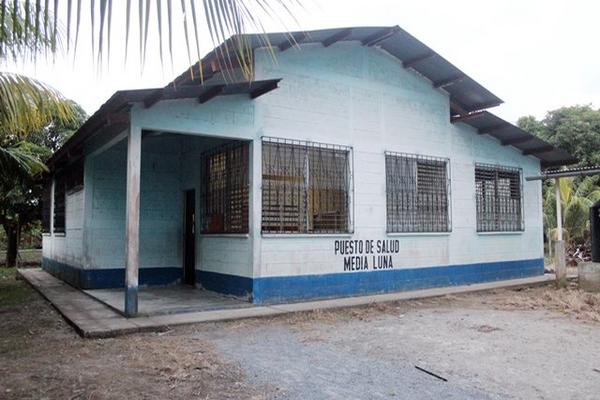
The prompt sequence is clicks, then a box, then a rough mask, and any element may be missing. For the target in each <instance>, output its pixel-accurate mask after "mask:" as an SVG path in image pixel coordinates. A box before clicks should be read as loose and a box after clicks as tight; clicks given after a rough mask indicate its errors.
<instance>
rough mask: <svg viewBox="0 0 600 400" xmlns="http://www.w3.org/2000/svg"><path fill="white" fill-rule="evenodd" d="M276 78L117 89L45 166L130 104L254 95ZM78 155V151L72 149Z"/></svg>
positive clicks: (273, 84) (272, 85)
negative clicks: (216, 83)
mask: <svg viewBox="0 0 600 400" xmlns="http://www.w3.org/2000/svg"><path fill="white" fill-rule="evenodd" d="M279 81H280V79H267V80H262V81H252V82H237V83H226V84H218V85H193V86H187V87H186V86H183V87H182V86H179V87H165V88H151V89H136V90H119V91H117V92H115V93H114V94H113V95H112V96H111V97H110V98H109V99H108V100H107V101H106V102H105V103H104V104H102V106H100V108H99V109H98V110H97V111H96V112H95V113H94V114H93V115H92V116H91V117H90V118H88V119H87V120H86V121H85V123H84V124H83V125H82V126H81V127H80V128H79V129H78V130H77V131H76V132H75V133H74V134H73V136H71V138H69V140H67V142H66V143H65V144H64V145H63V146H62V147H61V148H60V149H58V151H57V152H56V153H54V154H53V155H52V157H51V158H50V159H49V160H48V161H47V163H46V164H47V165H48V167H50V168H51V169H53V168H55V167H56V165H57V164H59V163H60V162H62V161H64V160H65V159H66V158H67V157H68V156H69V154H71V153H72V151H73V149H74V148H77V147H78V146H80V145H81V144H82V143H83V142H84V141H85V140H87V139H89V138H90V137H91V136H93V135H95V134H96V133H97V132H98V131H99V130H101V129H103V128H106V127H107V126H110V125H123V122H122V121H121V120H118V119H116V118H112V119H111V115H113V114H116V113H120V112H122V110H124V109H126V108H127V107H128V106H129V105H130V104H132V103H139V102H144V104H145V106H146V107H151V106H152V105H153V104H154V103H156V102H157V101H161V100H174V99H189V98H196V99H198V102H200V103H204V102H206V101H209V100H210V99H212V98H213V97H216V96H221V95H233V94H247V95H249V96H250V98H256V97H258V96H260V95H262V94H265V93H267V92H269V91H271V90H274V89H276V88H277V84H278V83H279ZM74 153H75V154H78V152H74Z"/></svg>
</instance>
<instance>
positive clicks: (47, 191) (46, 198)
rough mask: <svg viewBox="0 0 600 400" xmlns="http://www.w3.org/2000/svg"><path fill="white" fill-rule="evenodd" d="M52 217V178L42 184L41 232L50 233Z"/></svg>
mask: <svg viewBox="0 0 600 400" xmlns="http://www.w3.org/2000/svg"><path fill="white" fill-rule="evenodd" d="M51 218H52V180H49V181H48V182H46V183H45V184H44V191H43V193H42V233H50V221H51Z"/></svg>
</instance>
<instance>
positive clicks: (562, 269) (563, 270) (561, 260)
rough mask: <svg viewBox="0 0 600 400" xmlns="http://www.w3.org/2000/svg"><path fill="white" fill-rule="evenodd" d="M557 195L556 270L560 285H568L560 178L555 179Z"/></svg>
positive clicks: (557, 281) (557, 282)
mask: <svg viewBox="0 0 600 400" xmlns="http://www.w3.org/2000/svg"><path fill="white" fill-rule="evenodd" d="M554 190H555V195H556V230H557V231H556V239H557V240H556V243H555V244H554V272H555V274H556V284H557V285H558V287H564V286H566V285H567V260H566V256H567V255H566V248H565V242H564V240H563V225H562V201H561V195H560V178H555V179H554Z"/></svg>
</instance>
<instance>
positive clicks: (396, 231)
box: [384, 151, 452, 235]
mask: <svg viewBox="0 0 600 400" xmlns="http://www.w3.org/2000/svg"><path fill="white" fill-rule="evenodd" d="M392 157H393V158H398V159H406V160H412V161H414V165H415V169H414V172H415V178H414V179H415V194H414V197H415V198H414V200H416V201H418V199H419V191H418V189H419V187H418V173H419V169H418V164H419V162H422V163H427V162H430V163H431V162H433V163H443V164H444V166H445V175H446V177H445V181H446V192H445V196H446V227H445V229H439V230H436V229H427V228H428V227H427V226H423V227H418V228H413V229H410V228H409V229H406V230H402V229H401V228H398V227H394V226H391V225H393V222H392V221H391V220H390V213H389V211H390V204H389V200H390V196H391V195H392V194H391V193H390V190H391V188H390V187H389V179H390V178H389V176H388V174H389V173H390V171H389V170H388V158H392ZM384 169H385V176H384V179H385V220H386V234H388V235H449V234H450V233H451V232H452V174H451V163H450V158H448V157H440V156H431V155H424V154H417V153H405V152H396V151H385V152H384ZM397 218H399V217H397ZM391 222H392V223H391Z"/></svg>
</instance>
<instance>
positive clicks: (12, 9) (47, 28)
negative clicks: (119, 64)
mask: <svg viewBox="0 0 600 400" xmlns="http://www.w3.org/2000/svg"><path fill="white" fill-rule="evenodd" d="M51 3H52V4H51ZM65 3H66V4H65ZM175 3H179V2H174V1H172V0H138V1H137V10H138V19H137V20H136V21H137V26H138V28H139V49H140V52H139V55H140V62H141V65H143V64H144V62H145V59H146V44H147V41H148V31H149V27H150V25H151V20H150V15H151V8H153V7H155V17H156V19H155V21H156V25H155V28H157V30H158V35H159V43H158V47H159V54H160V58H161V62H162V61H163V39H165V38H164V36H165V34H166V35H167V36H166V41H167V44H168V50H169V54H170V56H171V63H172V58H173V51H172V50H173V33H174V30H173V26H174V22H173V15H174V4H175ZM197 3H198V1H197V0H181V2H180V3H179V5H180V7H181V8H180V16H181V19H182V20H181V24H178V26H180V25H182V26H183V28H184V29H183V32H184V34H183V40H184V41H185V43H186V46H187V53H188V58H189V60H190V64H191V58H192V56H191V53H192V51H191V49H194V48H195V49H196V52H197V57H198V60H200V35H199V21H200V12H201V11H204V13H203V14H202V15H203V18H204V20H203V23H204V25H205V26H206V27H208V30H209V33H210V36H211V40H212V42H213V44H215V45H217V44H218V43H220V42H222V41H224V40H225V39H227V38H228V37H229V36H234V40H232V41H230V42H229V43H230V44H231V46H227V47H225V50H224V51H225V54H222V56H224V58H225V59H228V60H232V58H234V59H235V61H237V63H238V64H239V65H240V66H241V67H242V71H243V72H244V74H245V76H246V77H247V78H248V79H251V77H252V65H253V62H252V52H251V51H250V43H248V42H247V39H246V38H245V37H244V36H243V35H242V34H243V33H246V32H247V31H248V30H259V31H263V32H264V29H263V25H262V22H261V21H262V19H263V18H264V17H275V16H277V15H278V14H279V15H281V13H284V14H287V15H290V16H291V15H292V11H291V8H290V6H292V5H298V4H299V0H203V1H202V3H201V4H202V7H201V8H202V9H203V10H200V7H197ZM118 4H119V7H123V8H120V9H121V10H122V11H123V12H124V13H125V17H126V32H125V49H126V53H125V57H127V44H128V41H129V32H130V28H131V21H132V19H131V14H132V1H131V0H123V1H121V0H119V2H118ZM85 5H86V6H87V5H89V8H90V13H89V14H87V15H90V16H91V19H90V22H91V24H90V25H89V26H90V27H91V33H92V38H93V45H92V53H93V56H94V57H97V59H98V62H99V63H100V65H101V62H102V55H103V54H105V53H107V54H108V55H110V40H111V29H112V15H113V1H112V0H99V1H98V2H96V1H95V0H90V1H89V3H88V2H85ZM83 8H84V2H83V1H82V0H77V1H73V0H67V1H66V2H65V1H62V2H61V1H59V0H54V1H53V2H50V1H48V0H46V1H42V0H35V1H32V0H10V1H9V0H0V63H1V62H5V61H7V60H13V61H31V62H35V61H36V59H37V57H38V56H39V55H40V54H48V53H50V54H56V53H57V52H58V51H59V49H60V48H61V45H62V43H63V41H66V50H67V52H69V51H71V49H72V51H73V53H74V52H75V51H76V49H77V46H78V44H79V42H78V37H79V28H80V24H81V21H82V18H83V17H82V15H83V14H82V10H83ZM59 20H63V21H66V30H62V29H59V28H60V25H59ZM165 20H166V25H165V26H166V28H167V29H166V32H163V22H165ZM153 29H154V28H153ZM73 35H74V44H73V46H71V42H72V40H71V39H72V36H73ZM264 38H265V40H266V43H267V44H268V40H267V39H266V36H264ZM290 40H293V39H290ZM230 52H232V53H233V56H231V54H229V53H230ZM200 70H201V69H200ZM190 73H193V70H192V69H190ZM200 78H201V77H200ZM201 79H202V78H201ZM78 113H79V110H78V108H77V106H76V104H74V103H73V102H71V101H69V100H68V99H65V98H64V97H63V96H62V95H61V94H60V93H59V92H58V91H57V90H55V89H53V88H51V87H49V86H48V85H46V84H44V83H42V82H39V81H37V80H35V79H32V78H29V77H26V76H23V75H19V74H11V73H7V72H2V71H0V200H3V199H6V198H8V197H10V192H11V190H10V188H11V187H13V183H14V182H15V181H17V182H18V181H27V180H29V181H30V180H31V179H32V177H34V176H36V175H38V174H39V173H41V172H43V171H45V170H46V167H45V165H44V164H43V162H42V157H41V156H40V154H41V150H42V149H41V148H40V147H39V146H37V145H35V144H33V143H31V142H28V141H27V139H28V136H29V135H30V134H31V133H32V132H39V131H40V130H41V129H42V128H44V127H47V126H48V125H49V124H50V123H59V124H65V125H69V124H70V123H71V122H74V121H76V119H77V117H78ZM0 221H4V222H3V224H5V222H6V221H7V216H6V215H4V214H3V213H1V212H0ZM10 222H11V223H12V222H14V221H10ZM11 226H12V227H11V232H17V233H16V242H17V245H18V232H19V228H18V227H19V224H18V223H17V224H16V225H15V224H12V225H11ZM15 226H16V228H15ZM5 228H6V227H5ZM13 228H15V229H13ZM13 236H14V235H13ZM12 239H13V242H14V241H15V238H14V237H13V238H12ZM14 256H15V255H14ZM7 258H8V257H7ZM8 264H9V265H10V264H14V257H13V261H12V262H9V263H8Z"/></svg>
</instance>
